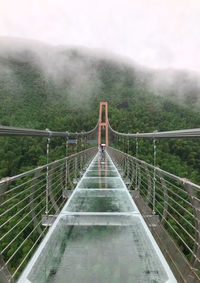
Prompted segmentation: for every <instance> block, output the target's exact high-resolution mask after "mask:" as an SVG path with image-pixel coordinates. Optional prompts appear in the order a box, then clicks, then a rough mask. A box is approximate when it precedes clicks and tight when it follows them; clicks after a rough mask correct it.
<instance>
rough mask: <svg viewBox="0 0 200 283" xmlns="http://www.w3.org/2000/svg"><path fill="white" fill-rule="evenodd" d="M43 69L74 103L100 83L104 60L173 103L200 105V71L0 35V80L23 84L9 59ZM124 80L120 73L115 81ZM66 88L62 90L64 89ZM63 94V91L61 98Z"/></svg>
mask: <svg viewBox="0 0 200 283" xmlns="http://www.w3.org/2000/svg"><path fill="white" fill-rule="evenodd" d="M13 60H14V61H17V62H20V63H21V64H23V63H24V62H26V63H27V62H28V63H29V64H30V66H32V67H34V68H36V69H38V70H39V71H40V72H42V74H43V77H44V82H46V83H53V84H54V85H56V86H57V87H61V89H62V92H63V87H66V88H67V90H68V91H67V92H68V97H69V98H70V100H71V101H73V102H74V103H80V104H81V103H82V102H83V101H89V100H90V98H91V97H92V95H93V94H94V93H96V92H98V91H100V89H101V87H102V82H101V77H100V74H99V65H101V63H102V62H107V63H109V64H111V65H112V67H114V68H116V69H117V70H119V71H122V72H128V73H129V76H130V78H131V79H132V81H133V83H134V84H135V86H139V87H142V88H146V89H148V91H152V92H154V93H155V94H157V95H163V96H167V97H169V98H170V99H172V100H173V101H174V102H176V103H180V104H185V105H188V106H189V107H191V106H192V107H194V106H195V107H199V105H200V74H199V73H197V72H191V71H187V70H175V69H162V70H160V69H150V68H146V67H144V66H141V65H139V64H137V63H136V62H133V61H131V60H128V59H127V58H126V57H122V56H116V55H113V54H111V53H108V52H107V53H105V52H103V51H102V50H96V49H89V48H74V47H68V46H57V47H56V46H51V45H48V44H45V43H42V42H38V41H32V40H24V39H16V38H7V37H2V38H0V82H1V84H2V85H4V87H6V88H7V89H10V91H12V88H15V89H16V88H18V89H19V90H20V88H21V87H22V86H21V84H20V80H19V79H17V76H16V75H17V74H16V70H14V69H13V66H12V64H11V62H12V61H13ZM122 83H124V82H123V77H121V79H120V80H118V81H117V82H116V84H118V85H119V87H120V84H122ZM64 92H65V91H64ZM64 98H65V95H64V93H63V99H64Z"/></svg>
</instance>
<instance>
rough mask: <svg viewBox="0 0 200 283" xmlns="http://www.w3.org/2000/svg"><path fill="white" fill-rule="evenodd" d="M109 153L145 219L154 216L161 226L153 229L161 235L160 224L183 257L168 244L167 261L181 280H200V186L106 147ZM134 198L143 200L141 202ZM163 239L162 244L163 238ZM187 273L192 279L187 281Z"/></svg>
mask: <svg viewBox="0 0 200 283" xmlns="http://www.w3.org/2000/svg"><path fill="white" fill-rule="evenodd" d="M108 153H109V154H110V156H111V158H112V159H113V161H114V162H115V164H117V166H118V169H119V170H120V172H121V175H122V177H123V179H124V181H125V182H126V184H127V186H128V188H129V189H130V190H135V191H134V193H135V194H133V195H134V196H135V197H136V203H137V204H138V206H139V207H140V206H141V209H142V210H143V212H144V213H143V215H144V218H145V217H147V218H150V217H151V216H152V217H155V216H156V215H157V223H156V222H155V223H154V225H153V226H157V227H158V225H157V224H158V223H159V225H160V226H159V228H157V230H158V231H157V230H155V228H154V230H155V231H156V232H157V234H159V233H160V234H161V232H160V231H159V229H161V228H160V227H161V226H162V227H163V228H164V229H165V231H167V235H170V237H172V238H173V241H174V242H175V243H176V247H177V248H178V252H177V253H179V252H180V254H181V256H183V257H184V258H183V257H181V256H180V258H181V259H180V258H179V259H178V257H177V254H176V251H175V250H174V249H172V247H170V246H169V243H167V247H166V250H167V253H170V249H172V255H170V256H171V258H170V260H171V261H172V262H173V264H174V265H175V266H176V268H177V269H179V271H180V272H179V273H180V274H181V276H182V277H183V278H182V279H183V282H200V277H199V275H198V273H199V269H200V209H199V207H200V186H198V185H196V184H194V183H192V182H190V181H189V180H187V179H184V178H180V177H178V176H175V175H173V174H171V173H169V172H166V171H164V170H162V169H160V168H158V167H155V166H153V165H150V164H148V163H146V162H144V161H142V160H139V159H137V158H135V157H133V156H131V155H128V154H126V153H124V152H121V151H119V150H117V149H114V148H111V147H109V148H108ZM137 198H138V199H139V198H140V199H142V203H141V205H140V204H139V201H137ZM144 207H147V209H146V210H145V209H144ZM154 220H155V219H154ZM162 241H163V244H164V241H165V239H162ZM188 276H189V277H191V278H194V281H189V279H188V278H189V277H188ZM184 280H185V281H184ZM195 280H197V281H195ZM198 280H199V281H198Z"/></svg>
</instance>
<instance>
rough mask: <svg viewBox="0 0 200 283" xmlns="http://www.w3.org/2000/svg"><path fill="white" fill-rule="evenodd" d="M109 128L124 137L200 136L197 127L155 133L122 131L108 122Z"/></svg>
mask: <svg viewBox="0 0 200 283" xmlns="http://www.w3.org/2000/svg"><path fill="white" fill-rule="evenodd" d="M108 126H109V129H110V130H111V131H112V132H113V133H115V134H116V135H119V136H123V137H131V138H194V137H200V128H197V129H187V130H176V131H165V132H158V131H155V132H153V133H135V134H130V133H120V132H117V131H115V130H113V128H112V127H111V126H110V123H108Z"/></svg>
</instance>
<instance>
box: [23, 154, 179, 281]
mask: <svg viewBox="0 0 200 283" xmlns="http://www.w3.org/2000/svg"><path fill="white" fill-rule="evenodd" d="M19 282H35V283H36V282H48V283H53V282H60V283H62V282H70V283H72V282H87V283H89V282H91V283H94V282H98V283H100V282H102V283H105V282H109V283H110V282H142V283H145V282H152V283H153V282H176V279H175V278H174V276H173V274H172V272H171V270H170V268H169V266H168V264H167V262H166V260H165V258H164V257H163V255H162V253H161V251H160V249H159V247H158V246H157V244H156V242H155V240H154V238H153V236H152V235H151V233H150V231H149V229H148V227H147V225H146V223H145V221H144V220H143V218H142V216H141V214H140V212H139V211H138V209H137V207H136V205H135V203H134V201H133V199H132V198H131V196H130V194H129V192H128V190H127V188H126V185H125V184H124V182H123V180H122V178H121V176H120V174H119V172H118V170H117V168H116V167H115V165H114V164H113V162H112V160H111V158H110V157H109V155H108V154H107V153H106V155H105V158H102V157H100V156H99V154H97V155H96V157H95V158H94V160H93V161H92V163H91V164H90V166H89V167H88V169H87V171H86V172H85V174H84V175H83V177H82V179H81V180H80V182H79V183H78V185H77V187H76V189H75V190H74V192H73V194H72V195H71V197H70V198H69V200H68V201H67V203H66V205H65V206H64V208H63V209H62V211H61V213H60V214H59V216H58V217H57V219H56V221H55V222H54V224H53V225H52V227H51V228H50V229H49V232H48V234H47V235H46V237H45V238H44V240H43V242H42V243H41V245H40V246H39V248H38V250H37V251H36V253H35V255H34V256H33V258H32V259H31V261H30V262H29V264H28V266H27V267H26V269H25V270H24V272H23V274H22V276H21V277H20V279H19Z"/></svg>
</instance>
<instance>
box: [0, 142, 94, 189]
mask: <svg viewBox="0 0 200 283" xmlns="http://www.w3.org/2000/svg"><path fill="white" fill-rule="evenodd" d="M94 148H96V147H91V148H88V149H85V150H83V151H79V152H78V153H75V154H72V155H70V156H67V157H64V158H62V159H59V160H55V161H53V162H50V163H48V164H45V165H42V166H39V167H37V168H34V169H31V170H29V171H26V172H23V173H21V174H18V175H15V176H12V177H5V178H2V179H1V180H0V187H1V185H3V184H5V183H8V184H10V183H11V182H13V181H15V180H17V179H20V178H23V177H26V176H28V175H30V174H34V173H36V172H37V171H41V170H43V169H45V168H47V166H51V165H54V164H56V163H60V162H63V161H65V160H68V159H72V158H74V157H76V156H78V155H80V154H82V153H86V152H88V151H90V150H92V149H94Z"/></svg>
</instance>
